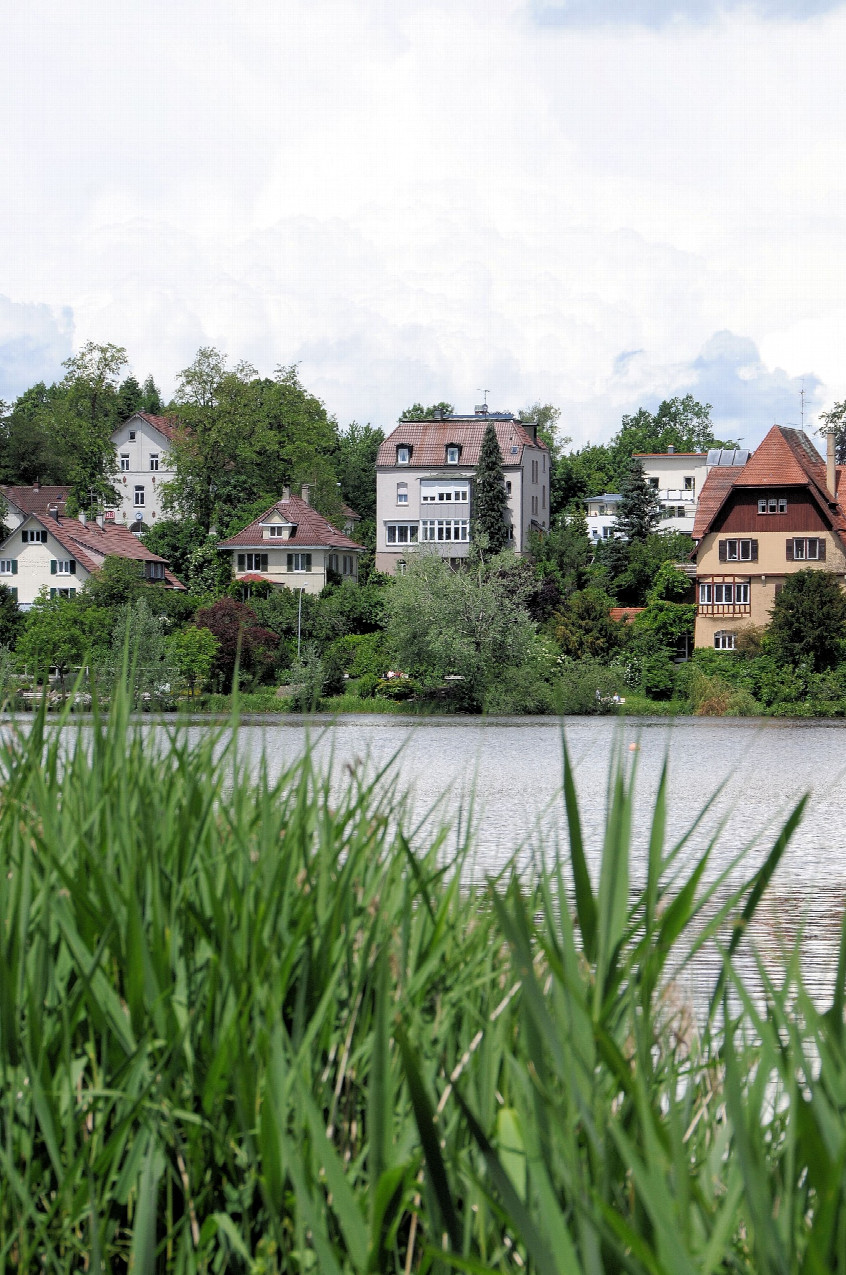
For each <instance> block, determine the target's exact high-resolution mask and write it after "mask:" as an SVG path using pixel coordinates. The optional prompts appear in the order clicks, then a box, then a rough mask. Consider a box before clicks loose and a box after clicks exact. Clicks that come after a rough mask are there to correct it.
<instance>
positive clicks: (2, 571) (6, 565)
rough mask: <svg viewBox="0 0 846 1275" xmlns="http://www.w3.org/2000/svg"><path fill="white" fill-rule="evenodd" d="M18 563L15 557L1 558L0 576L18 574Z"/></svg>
mask: <svg viewBox="0 0 846 1275" xmlns="http://www.w3.org/2000/svg"><path fill="white" fill-rule="evenodd" d="M17 574H18V563H17V559H15V558H0V576H16V575H17Z"/></svg>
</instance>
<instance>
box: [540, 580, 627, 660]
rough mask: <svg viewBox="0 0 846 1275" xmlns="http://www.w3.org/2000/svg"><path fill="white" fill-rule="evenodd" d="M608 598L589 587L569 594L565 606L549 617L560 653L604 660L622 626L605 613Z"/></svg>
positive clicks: (615, 642)
mask: <svg viewBox="0 0 846 1275" xmlns="http://www.w3.org/2000/svg"><path fill="white" fill-rule="evenodd" d="M610 610H611V599H610V598H609V597H608V595H607V593H603V592H602V590H601V589H597V588H595V587H589V588H587V589H581V590H580V591H579V592H577V593H574V594H572V596H571V597H570V599H569V601H568V602H567V605H566V607H564V608H563V609H562V610H561V611H559V612H558V613H557V614H556V615H555V616H553V622H554V629H555V637H556V640H557V641H558V643H559V645H560V647H561V652H562V654H563V655H567V656H569V657H570V658H571V659H574V660H581V659H585V658H586V657H590V658H593V659H607V658H608V656H609V655H610V654H611V653H612V652H613V651H614V650H616V648H617V647H618V646H619V645H620V642H621V639H622V629H621V626H620V625H619V624H616V623H615V622H614V621H613V620H612V619H611V616H610V614H609V612H610Z"/></svg>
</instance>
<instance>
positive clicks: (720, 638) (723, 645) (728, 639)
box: [714, 629, 734, 651]
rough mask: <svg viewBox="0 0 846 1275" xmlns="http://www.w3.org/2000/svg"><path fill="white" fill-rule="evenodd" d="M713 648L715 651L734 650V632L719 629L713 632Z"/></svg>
mask: <svg viewBox="0 0 846 1275" xmlns="http://www.w3.org/2000/svg"><path fill="white" fill-rule="evenodd" d="M714 650H715V651H733V650H734V634H733V633H729V632H727V631H726V630H725V629H721V630H720V631H719V632H718V633H715V634H714Z"/></svg>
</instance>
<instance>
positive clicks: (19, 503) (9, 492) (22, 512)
mask: <svg viewBox="0 0 846 1275" xmlns="http://www.w3.org/2000/svg"><path fill="white" fill-rule="evenodd" d="M69 492H70V487H42V486H41V484H40V483H33V484H32V486H31V487H0V505H5V508H2V507H0V522H2V524H3V526H4V527H5V528H6V530H7V531H14V529H15V528H16V527H19V526H20V525H21V523H22V522H25V521H26V519H27V518H28V517H29V515H30V514H34V513H38V514H48V513H49V512H50V510H51V509H56V510H57V512H58V513H59V514H60V515H63V514H64V512H65V505H66V504H67V499H68V493H69Z"/></svg>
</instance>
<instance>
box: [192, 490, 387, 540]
mask: <svg viewBox="0 0 846 1275" xmlns="http://www.w3.org/2000/svg"><path fill="white" fill-rule="evenodd" d="M275 512H278V513H280V514H281V515H282V517H283V518H285V519H286V520H287V521H288V522H290V523H293V524H294V525H295V531H294V534H293V535H292V536H291V537H290V539H288V540H282V541H278V540H277V541H273V542H272V543H273V544H275V545H280V544H284V545H285V546H286V547H287V546H288V545H291V546H293V548H295V549H299V548H306V549H359V550H363V546H362V545H358V544H356V542H355V541H354V540H350V538H349V536H345V535H344V533H343V532H342V531H338V530H337V528H336V527H333V526H332V524H331V522H327V521H326V519H325V518H324V517H323V515H322V514H319V513H318V512H317V510H316V509H312V507H311V505H307V504H306V502H305V501H304V500H301V499H300V497H299V496H289V497H288V498H287V500H277V502H276V504H275V505H271V506H270V508H269V509H265V511H264V513H263V514H262V515H261V517H259V518H256V520H255V521H254V522H251V523H250V525H249V526H248V527H245V528H244V530H243V531H239V532H238V534H237V535H235V536H230V538H229V539H228V540H221V541H220V542H219V543H218V546H217V547H218V549H235V548H241V547H242V546H247V547H249V548H251V549H266V548H267V545H268V541H267V540H265V539H264V537H263V535H262V528H261V524H262V523H263V522H266V521H267V519H268V518H269V517H270V515H271V514H272V513H275Z"/></svg>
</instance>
